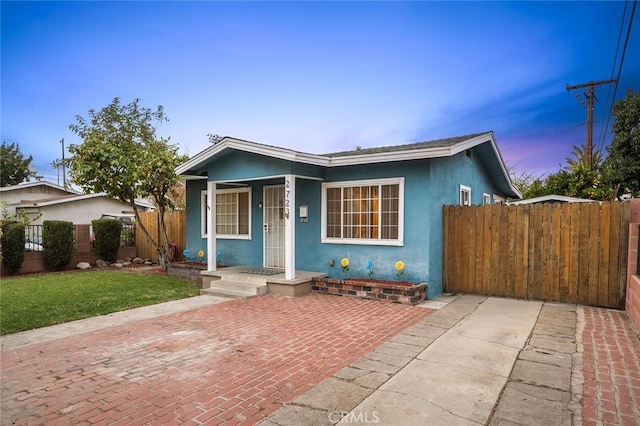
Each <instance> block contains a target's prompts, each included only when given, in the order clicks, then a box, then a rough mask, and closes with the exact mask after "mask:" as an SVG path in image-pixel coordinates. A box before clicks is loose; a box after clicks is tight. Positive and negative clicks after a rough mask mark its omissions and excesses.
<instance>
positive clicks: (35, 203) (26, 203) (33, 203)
mask: <svg viewBox="0 0 640 426" xmlns="http://www.w3.org/2000/svg"><path fill="white" fill-rule="evenodd" d="M99 197H105V198H111V197H107V194H105V193H103V192H101V193H98V194H73V195H65V196H62V197H53V198H42V199H39V200H22V201H21V202H20V203H17V204H15V207H16V208H26V207H46V206H52V205H56V204H63V203H71V202H75V201H82V200H89V199H92V198H99ZM116 201H117V200H116ZM136 205H138V206H140V207H143V208H148V209H150V208H153V207H154V206H153V204H151V203H149V202H147V201H144V200H137V201H136Z"/></svg>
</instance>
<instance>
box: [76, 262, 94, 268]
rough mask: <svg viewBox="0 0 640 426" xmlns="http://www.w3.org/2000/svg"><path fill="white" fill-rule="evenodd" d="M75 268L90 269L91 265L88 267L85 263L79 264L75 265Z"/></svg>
mask: <svg viewBox="0 0 640 426" xmlns="http://www.w3.org/2000/svg"><path fill="white" fill-rule="evenodd" d="M76 268H78V269H91V265H89V264H88V263H87V262H80V263H78V264H77V265H76Z"/></svg>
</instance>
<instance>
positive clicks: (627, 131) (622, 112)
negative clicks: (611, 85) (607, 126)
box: [604, 89, 640, 199]
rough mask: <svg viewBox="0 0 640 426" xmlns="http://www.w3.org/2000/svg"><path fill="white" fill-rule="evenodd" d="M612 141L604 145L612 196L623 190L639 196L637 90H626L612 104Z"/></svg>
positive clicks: (639, 110)
mask: <svg viewBox="0 0 640 426" xmlns="http://www.w3.org/2000/svg"><path fill="white" fill-rule="evenodd" d="M613 115H614V116H615V121H614V122H613V141H612V142H611V144H610V145H609V146H608V147H607V151H608V152H609V156H608V157H607V159H606V160H605V161H604V179H605V181H606V182H607V183H608V184H609V185H611V187H612V188H613V194H612V199H615V198H618V197H619V196H620V195H622V194H624V193H631V195H632V196H634V197H638V196H640V92H634V91H633V89H629V90H628V91H627V96H626V98H625V99H622V100H620V101H619V102H617V103H616V104H615V105H614V106H613Z"/></svg>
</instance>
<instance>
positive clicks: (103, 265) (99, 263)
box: [96, 259, 109, 268]
mask: <svg viewBox="0 0 640 426" xmlns="http://www.w3.org/2000/svg"><path fill="white" fill-rule="evenodd" d="M108 267H109V264H108V263H107V262H106V261H104V260H102V259H98V260H96V268H108Z"/></svg>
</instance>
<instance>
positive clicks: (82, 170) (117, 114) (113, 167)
mask: <svg viewBox="0 0 640 426" xmlns="http://www.w3.org/2000/svg"><path fill="white" fill-rule="evenodd" d="M76 121H77V123H76V124H72V125H70V126H69V128H70V129H71V130H72V131H73V132H74V133H75V134H76V135H78V136H79V137H80V138H81V139H82V144H80V145H76V144H72V145H71V146H69V152H70V153H71V155H72V157H71V158H70V159H68V160H67V163H68V164H69V166H70V168H71V170H70V176H71V178H72V179H73V181H74V182H75V183H76V184H77V185H79V186H80V187H82V188H83V189H84V190H85V191H94V192H105V193H106V194H107V195H108V196H111V197H113V198H116V199H118V200H120V201H122V202H123V203H125V204H127V205H129V206H131V208H132V209H133V211H134V213H135V215H136V219H137V221H136V226H139V227H140V229H141V230H142V232H143V233H144V234H145V235H146V237H147V238H148V239H149V240H150V241H151V242H152V243H153V244H154V245H155V246H156V248H157V250H158V253H159V259H160V265H161V266H162V267H163V268H166V267H167V262H168V259H169V257H168V254H169V243H170V241H169V239H168V237H167V227H166V223H165V212H166V211H168V210H169V209H171V208H173V207H174V202H173V199H172V197H171V191H172V190H173V188H174V187H176V184H177V183H178V180H179V177H178V175H176V173H175V169H176V167H177V166H178V165H180V164H181V163H183V162H184V161H186V160H187V157H186V156H184V155H179V154H178V148H177V147H176V146H174V145H171V144H169V139H164V138H157V137H156V127H157V126H158V125H160V124H162V123H164V122H166V121H168V119H167V117H166V116H165V114H164V109H163V107H162V106H161V105H160V106H158V107H157V108H156V109H155V110H151V109H149V108H144V107H141V106H140V105H139V99H134V100H133V102H131V103H129V104H127V105H123V104H121V102H120V99H119V98H114V99H113V101H112V102H111V104H109V105H107V106H106V107H104V108H103V109H101V110H100V111H95V110H93V109H91V110H89V114H88V118H84V117H82V116H80V115H78V116H77V117H76ZM145 197H149V198H151V199H152V200H153V202H154V204H155V206H156V209H157V211H158V213H159V215H158V216H159V222H160V223H159V228H160V234H161V236H160V238H154V237H153V236H151V235H150V234H149V231H148V230H147V229H146V227H145V226H144V224H143V223H142V221H141V220H140V216H139V211H138V206H137V205H136V203H135V201H136V200H137V199H139V198H145Z"/></svg>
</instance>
